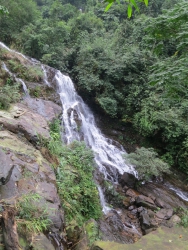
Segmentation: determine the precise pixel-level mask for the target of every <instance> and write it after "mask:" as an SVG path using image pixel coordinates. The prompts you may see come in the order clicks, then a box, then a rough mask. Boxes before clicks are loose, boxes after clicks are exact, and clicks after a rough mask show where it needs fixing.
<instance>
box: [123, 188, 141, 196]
mask: <svg viewBox="0 0 188 250" xmlns="http://www.w3.org/2000/svg"><path fill="white" fill-rule="evenodd" d="M125 194H126V195H127V196H130V197H136V196H138V195H139V193H138V192H136V191H135V190H133V189H131V188H129V189H128V190H127V192H126V193H125Z"/></svg>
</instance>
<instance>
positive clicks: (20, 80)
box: [2, 62, 29, 96]
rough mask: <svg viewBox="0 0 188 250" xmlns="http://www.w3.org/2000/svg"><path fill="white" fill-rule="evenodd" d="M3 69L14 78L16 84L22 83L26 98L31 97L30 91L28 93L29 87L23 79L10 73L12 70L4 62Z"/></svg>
mask: <svg viewBox="0 0 188 250" xmlns="http://www.w3.org/2000/svg"><path fill="white" fill-rule="evenodd" d="M2 68H3V69H4V70H5V71H6V72H8V74H9V75H10V76H12V77H14V78H15V80H16V82H20V83H21V84H22V88H23V91H24V93H25V95H26V96H29V91H28V89H27V86H26V84H25V82H24V81H23V80H22V79H20V78H17V77H15V75H14V74H13V73H11V72H10V70H9V69H8V68H7V66H6V64H5V63H4V62H3V64H2Z"/></svg>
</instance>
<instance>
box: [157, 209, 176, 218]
mask: <svg viewBox="0 0 188 250" xmlns="http://www.w3.org/2000/svg"><path fill="white" fill-rule="evenodd" d="M172 215H173V209H161V210H160V211H158V212H157V213H156V216H157V217H158V218H159V219H162V220H168V219H170V218H171V217H172Z"/></svg>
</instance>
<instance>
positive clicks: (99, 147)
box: [55, 71, 136, 182]
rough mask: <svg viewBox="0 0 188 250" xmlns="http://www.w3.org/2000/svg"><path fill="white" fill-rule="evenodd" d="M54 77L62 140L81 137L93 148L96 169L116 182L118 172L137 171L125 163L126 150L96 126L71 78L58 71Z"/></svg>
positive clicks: (80, 138) (79, 138)
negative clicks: (61, 123)
mask: <svg viewBox="0 0 188 250" xmlns="http://www.w3.org/2000/svg"><path fill="white" fill-rule="evenodd" d="M55 80H56V83H57V86H58V91H59V94H60V99H61V102H62V106H63V115H62V120H63V126H64V130H65V133H64V138H65V141H66V142H67V143H71V142H72V141H73V140H84V141H85V142H86V144H87V145H88V146H89V147H90V148H91V149H92V150H93V152H94V155H95V162H96V164H97V166H98V167H99V170H100V171H101V172H102V173H103V174H104V176H105V178H107V179H110V180H111V181H113V182H117V178H118V176H117V175H118V173H120V174H123V172H131V173H134V174H135V175H136V171H135V170H134V168H133V167H132V166H130V165H127V164H125V161H124V159H123V154H125V153H126V152H125V150H124V149H123V148H122V147H120V148H118V147H117V146H115V145H113V144H112V143H113V141H112V140H109V139H107V138H105V137H104V136H103V135H102V133H101V131H100V130H99V128H97V126H96V124H95V119H94V116H93V114H92V112H91V111H90V109H89V108H88V106H87V105H86V104H85V103H84V102H83V100H82V98H81V97H80V96H78V95H77V93H76V91H75V88H74V84H73V82H72V81H71V79H70V78H69V77H68V76H65V75H63V74H62V73H61V72H60V71H57V72H56V74H55Z"/></svg>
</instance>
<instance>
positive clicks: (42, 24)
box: [0, 0, 188, 174]
mask: <svg viewBox="0 0 188 250" xmlns="http://www.w3.org/2000/svg"><path fill="white" fill-rule="evenodd" d="M108 2H109V1H108ZM111 2H112V1H111ZM0 4H2V5H3V6H5V7H6V8H7V9H8V10H9V15H8V16H0V29H1V34H0V39H1V40H2V41H4V42H6V43H7V44H9V45H11V46H13V47H16V48H17V49H19V50H22V51H23V52H24V53H26V54H27V55H29V56H31V57H35V58H37V59H39V60H41V61H42V62H43V63H46V64H49V65H50V66H53V67H55V68H58V69H60V70H61V71H63V72H66V73H69V74H70V76H71V77H72V78H73V80H74V82H75V84H76V87H77V90H78V91H79V93H80V94H81V95H82V96H83V98H84V99H85V100H86V101H88V103H89V104H91V105H93V106H95V107H97V110H98V111H99V112H101V113H103V114H105V115H107V116H110V117H112V118H113V119H117V120H118V122H121V123H130V124H131V125H132V126H134V128H136V129H137V131H138V132H139V133H140V134H142V135H143V136H144V137H145V139H146V140H147V141H149V142H150V146H153V147H154V148H156V150H157V152H158V153H159V155H160V157H162V159H163V160H164V161H166V162H167V163H168V164H170V165H171V166H175V167H178V168H180V169H181V170H182V171H184V172H185V173H187V174H188V125H187V119H188V117H187V116H188V112H187V111H188V101H187V100H188V99H187V97H188V89H187V64H188V61H187V60H188V59H187V43H188V41H187V37H188V34H187V32H188V30H187V25H188V3H187V1H184V0H165V1H164V0H157V1H156V0H150V1H149V5H148V7H147V8H146V7H145V6H144V4H143V3H138V8H139V9H140V11H139V12H138V11H135V9H134V10H133V13H132V17H131V18H130V19H129V18H128V17H127V4H125V1H120V4H113V5H112V6H111V8H110V9H109V10H108V12H104V9H105V7H106V3H104V2H102V1H99V0H98V1H97V0H55V1H52V0H36V1H34V0H33V1H32V0H29V1H27V3H26V2H24V1H17V2H16V3H15V1H13V0H6V1H4V0H2V1H1V3H0ZM18 6H19V8H18ZM164 9H167V10H164ZM26 13H27V15H26Z"/></svg>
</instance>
